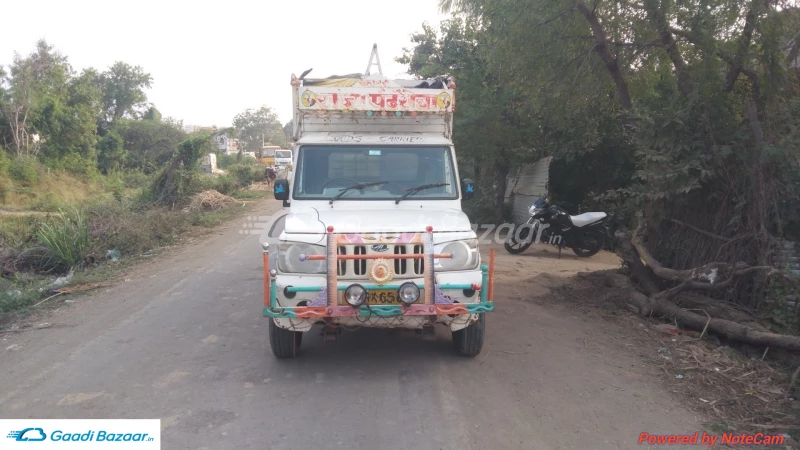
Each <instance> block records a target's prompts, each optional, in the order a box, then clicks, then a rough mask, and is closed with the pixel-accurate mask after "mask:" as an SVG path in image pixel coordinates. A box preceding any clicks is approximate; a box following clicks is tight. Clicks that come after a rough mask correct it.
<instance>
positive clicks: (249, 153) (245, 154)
mask: <svg viewBox="0 0 800 450" xmlns="http://www.w3.org/2000/svg"><path fill="white" fill-rule="evenodd" d="M242 156H244V157H245V158H253V159H258V157H257V156H256V152H242Z"/></svg>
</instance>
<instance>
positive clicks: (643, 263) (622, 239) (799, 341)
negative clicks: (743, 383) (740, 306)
mask: <svg viewBox="0 0 800 450" xmlns="http://www.w3.org/2000/svg"><path fill="white" fill-rule="evenodd" d="M644 235H645V229H644V227H643V226H641V225H640V226H639V227H638V228H637V229H636V231H635V232H634V233H633V235H631V234H630V233H627V232H624V231H618V232H617V235H616V236H617V240H618V241H619V244H620V245H619V249H618V254H619V256H620V257H621V258H622V260H623V261H624V262H625V263H626V265H627V266H628V268H629V269H630V275H631V278H632V280H633V281H634V282H635V283H637V289H636V290H634V289H631V291H630V293H629V296H628V298H629V301H628V304H629V305H630V306H631V307H632V309H635V310H636V311H637V312H639V314H642V315H645V316H649V315H651V314H654V313H655V314H658V315H660V316H664V317H670V318H674V319H675V320H676V321H677V322H678V323H680V324H681V325H683V326H685V327H688V328H691V329H694V330H698V331H700V330H703V331H709V332H714V333H716V334H719V335H721V336H724V337H725V338H728V339H732V340H734V341H739V342H745V343H748V344H752V345H763V346H773V347H779V348H784V349H787V350H792V351H798V350H800V336H790V335H783V334H778V333H770V332H766V331H763V330H759V329H755V328H753V327H749V326H745V325H742V324H740V323H737V322H734V321H731V320H724V319H719V318H712V317H711V316H710V315H708V314H707V313H703V314H698V313H695V312H692V311H688V310H686V309H683V308H680V307H679V306H678V305H676V304H675V303H674V302H673V301H672V300H673V299H674V298H675V297H676V296H677V295H678V294H679V293H681V292H683V291H686V290H697V291H705V292H715V291H722V290H725V289H728V288H730V287H731V285H732V284H733V283H734V282H735V281H736V280H737V279H739V278H741V277H743V276H745V275H748V274H752V273H756V272H762V273H766V274H767V275H768V276H780V274H779V273H777V271H776V270H775V269H774V268H773V267H771V266H748V265H746V264H744V263H736V264H728V263H721V262H712V263H709V264H706V265H704V266H702V267H698V268H694V269H687V270H674V269H669V268H666V267H663V266H662V265H661V264H660V263H659V262H658V261H657V260H656V259H655V258H654V257H653V256H652V255H651V254H650V252H649V251H648V250H647V247H646V246H645V245H644V242H643V236H644ZM660 283H666V284H668V285H671V287H669V288H668V289H666V290H662V289H660V288H659V285H660Z"/></svg>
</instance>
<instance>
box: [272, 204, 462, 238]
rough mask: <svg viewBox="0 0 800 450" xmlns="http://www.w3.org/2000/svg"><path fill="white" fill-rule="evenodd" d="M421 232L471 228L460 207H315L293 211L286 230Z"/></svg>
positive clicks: (303, 232)
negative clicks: (430, 228) (347, 208)
mask: <svg viewBox="0 0 800 450" xmlns="http://www.w3.org/2000/svg"><path fill="white" fill-rule="evenodd" d="M328 226H333V229H334V232H336V233H397V232H422V231H425V229H426V227H427V226H432V227H433V231H434V232H435V233H437V232H465V231H466V232H470V231H472V228H471V226H470V222H469V218H468V217H467V215H466V214H464V213H463V212H462V211H459V210H457V209H425V210H409V209H367V210H358V211H353V210H327V211H326V210H320V211H319V212H317V211H316V210H310V211H303V212H296V213H290V214H289V215H287V216H286V225H285V228H284V231H285V232H286V233H291V234H295V233H297V234H306V233H311V234H319V233H324V232H325V230H326V229H327V227H328Z"/></svg>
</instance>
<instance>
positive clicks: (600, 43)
mask: <svg viewBox="0 0 800 450" xmlns="http://www.w3.org/2000/svg"><path fill="white" fill-rule="evenodd" d="M575 7H576V8H577V9H578V11H580V12H581V14H583V17H585V18H586V21H587V22H589V27H590V28H591V29H592V36H593V37H594V40H595V46H594V51H595V52H596V53H597V54H598V55H599V56H600V58H601V59H602V60H603V62H604V63H605V65H606V69H607V70H608V73H609V75H611V78H612V79H613V80H614V84H615V85H616V86H617V95H619V103H620V105H621V106H622V109H624V110H626V111H627V110H630V109H631V108H632V107H633V104H632V103H631V94H630V92H629V90H628V83H627V81H625V77H624V76H623V75H622V71H620V69H619V63H618V62H617V58H616V57H615V56H614V55H612V54H611V51H610V50H609V49H608V38H607V37H606V32H605V30H604V29H603V25H602V24H601V23H600V19H599V18H598V17H597V14H595V12H594V10H593V9H590V8H589V7H588V6H586V3H584V2H583V0H578V1H576V2H575Z"/></svg>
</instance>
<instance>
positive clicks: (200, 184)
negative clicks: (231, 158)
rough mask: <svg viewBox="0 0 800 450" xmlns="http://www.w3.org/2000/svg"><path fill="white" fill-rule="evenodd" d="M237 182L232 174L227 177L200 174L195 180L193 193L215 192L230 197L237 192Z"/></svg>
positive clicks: (226, 175)
mask: <svg viewBox="0 0 800 450" xmlns="http://www.w3.org/2000/svg"><path fill="white" fill-rule="evenodd" d="M236 187H237V181H236V179H235V178H234V176H233V175H232V174H230V173H227V174H225V175H216V174H213V175H212V174H200V175H198V176H197V177H195V178H194V180H193V182H192V188H191V191H192V192H193V193H194V192H202V191H207V190H211V189H213V190H215V191H217V192H219V193H220V194H225V195H230V194H231V193H233V192H234V191H235V190H236Z"/></svg>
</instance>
